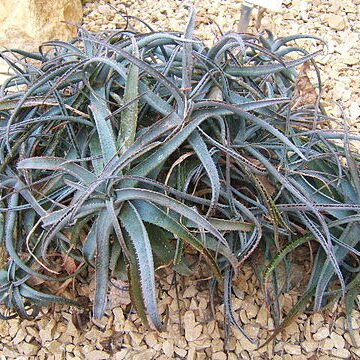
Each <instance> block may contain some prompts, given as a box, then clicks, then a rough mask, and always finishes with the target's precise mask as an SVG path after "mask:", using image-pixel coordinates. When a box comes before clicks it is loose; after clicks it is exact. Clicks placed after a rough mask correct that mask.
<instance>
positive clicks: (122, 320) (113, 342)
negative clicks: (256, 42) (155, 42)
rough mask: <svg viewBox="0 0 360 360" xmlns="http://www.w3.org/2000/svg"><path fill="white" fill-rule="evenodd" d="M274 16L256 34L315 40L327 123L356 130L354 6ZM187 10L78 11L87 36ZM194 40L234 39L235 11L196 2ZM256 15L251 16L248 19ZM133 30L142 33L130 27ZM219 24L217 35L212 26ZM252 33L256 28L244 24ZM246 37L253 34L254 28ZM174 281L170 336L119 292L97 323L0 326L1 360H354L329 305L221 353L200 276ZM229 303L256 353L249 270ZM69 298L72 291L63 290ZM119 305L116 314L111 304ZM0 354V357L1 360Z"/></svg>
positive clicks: (173, 4) (95, 4)
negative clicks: (319, 46)
mask: <svg viewBox="0 0 360 360" xmlns="http://www.w3.org/2000/svg"><path fill="white" fill-rule="evenodd" d="M283 3H284V4H285V7H284V10H283V11H282V12H280V13H265V14H264V17H263V19H262V22H261V28H260V29H259V31H261V29H262V28H265V27H266V28H270V29H271V30H272V31H273V32H274V33H275V34H276V35H277V36H283V35H289V34H295V33H307V34H315V35H318V36H320V37H323V38H324V39H325V40H326V41H327V43H328V48H327V53H326V54H325V55H322V56H320V57H319V58H318V59H317V60H318V62H319V66H320V69H321V71H322V78H323V83H324V86H323V102H324V105H325V107H326V109H327V110H328V112H329V113H330V114H331V115H333V116H334V117H338V116H339V115H340V114H341V111H340V107H339V106H338V105H339V104H340V105H341V107H343V108H344V109H345V115H346V116H347V117H348V119H349V121H350V123H351V125H352V126H353V128H354V129H356V128H357V126H358V124H359V117H360V106H359V104H360V86H359V84H360V71H359V70H360V63H359V59H360V41H359V40H360V39H359V36H360V35H359V32H360V22H359V21H357V20H356V19H358V17H359V7H360V1H359V0H345V1H341V2H340V1H338V0H336V1H334V0H328V1H320V0H313V1H299V0H293V1H290V0H285V1H284V2H283ZM188 5H189V1H176V0H162V1H153V0H143V1H131V0H129V1H120V0H112V1H103V0H99V1H84V21H83V23H84V26H85V27H86V28H88V29H89V30H92V31H100V30H104V29H114V28H121V27H122V26H123V25H124V19H123V17H122V16H121V13H122V14H124V13H125V12H126V13H127V14H128V15H133V16H138V17H140V18H141V19H143V20H145V21H147V22H148V23H149V24H151V26H153V27H154V29H157V30H159V29H160V30H166V29H172V30H181V29H183V26H184V24H185V23H186V19H187V16H188V13H189V6H188ZM196 5H197V29H198V30H197V33H196V34H197V36H199V37H202V38H203V39H205V40H207V41H209V42H211V41H213V39H214V38H215V37H216V36H217V35H216V34H219V32H218V27H217V25H218V26H219V27H220V28H221V29H222V31H223V32H227V31H233V30H235V29H236V27H237V23H236V22H237V20H238V19H239V12H240V2H237V1H230V0H228V1H225V0H213V1H210V0H204V1H196ZM255 15H256V11H255ZM132 24H137V25H136V27H137V28H140V30H141V25H140V24H139V23H138V22H136V21H134V22H132ZM216 24H217V25H216ZM252 25H254V24H252ZM251 30H252V31H256V30H255V29H254V27H252V28H251ZM308 44H309V50H310V51H311V47H312V45H311V42H309V43H308ZM173 280H174V278H173V274H171V273H169V274H168V275H167V276H163V277H162V278H161V279H159V282H158V283H159V298H160V301H159V309H160V312H161V314H162V316H163V317H164V318H165V317H166V314H167V313H169V315H170V318H169V322H168V331H167V332H164V333H158V332H156V331H151V330H146V329H145V328H144V327H143V326H142V325H141V324H140V321H139V319H138V317H137V316H136V315H135V314H128V310H129V305H126V304H129V301H130V300H129V298H128V295H127V293H126V291H122V290H117V289H116V288H114V289H113V290H112V293H111V304H110V305H111V306H110V308H109V310H108V311H107V314H106V316H105V317H104V318H103V319H102V320H101V321H90V320H89V319H88V318H87V316H86V314H80V313H78V312H77V311H76V310H75V309H72V308H64V307H60V306H55V307H54V308H51V309H43V313H42V314H41V315H40V316H39V317H38V318H37V320H36V321H27V320H26V321H23V320H18V319H13V320H10V321H8V322H5V321H1V322H0V333H1V334H2V338H1V340H0V346H1V344H2V346H3V349H2V350H0V355H1V357H0V359H1V360H3V359H40V360H41V359H47V360H52V359H56V360H60V359H74V360H75V359H76V360H77V359H85V358H86V359H89V360H101V359H115V360H120V359H126V360H128V359H134V360H146V359H159V360H162V359H164V360H165V359H173V358H179V359H188V360H195V359H197V360H200V359H214V360H222V359H224V360H225V359H229V360H233V359H234V360H235V359H253V360H256V359H274V360H281V359H284V360H290V359H294V360H295V359H296V360H302V359H304V360H305V359H311V360H315V359H319V360H325V359H360V330H359V329H360V312H359V310H354V311H353V320H352V321H353V323H352V326H353V328H354V329H355V341H356V342H357V346H354V344H353V343H352V341H351V339H350V335H349V334H348V332H347V331H346V330H347V328H346V324H345V317H344V313H343V311H342V307H341V306H340V305H337V304H335V305H334V306H333V307H332V308H330V309H328V310H326V311H324V312H323V313H315V314H303V315H301V316H299V318H298V319H297V320H296V321H294V322H293V323H292V324H291V325H290V326H289V327H287V328H286V329H285V330H284V331H283V333H282V334H280V335H278V336H277V338H276V340H275V341H273V342H271V343H270V344H268V345H267V346H265V347H263V348H261V349H258V350H257V345H254V344H251V343H250V342H249V341H248V340H246V339H245V338H244V336H243V335H242V334H241V333H240V331H238V330H237V329H232V330H233V332H232V335H231V336H230V338H229V341H228V342H227V344H224V338H225V336H224V330H223V318H222V312H223V305H221V304H217V305H216V304H215V307H216V310H217V312H216V314H217V315H216V317H215V319H213V318H212V317H211V312H210V310H209V308H210V306H209V292H208V289H207V287H206V286H204V283H205V282H204V281H203V280H202V278H201V276H200V277H198V278H196V279H195V278H194V279H187V280H182V279H177V281H178V290H179V294H178V295H179V299H178V300H177V293H176V291H175V287H174V286H173ZM77 290H78V293H79V294H80V295H84V296H87V295H89V294H92V293H93V284H92V283H91V284H90V285H86V284H83V285H82V286H81V287H79V288H78V289H77ZM235 290H236V291H235V293H236V296H234V299H233V305H234V309H235V311H236V314H237V316H238V317H239V319H240V321H241V323H242V324H243V326H244V329H245V331H246V332H247V333H248V334H249V335H250V336H251V337H253V338H255V339H257V340H258V341H259V343H262V342H264V340H265V339H266V338H267V337H268V336H269V335H271V330H272V329H273V328H274V324H273V320H272V319H271V318H270V317H269V315H268V311H267V308H266V306H265V303H264V297H263V292H262V289H261V287H260V286H259V284H258V282H257V279H256V276H255V275H254V274H253V271H252V267H251V266H250V264H245V265H244V266H243V268H242V269H241V272H240V276H239V278H238V281H237V286H236V289H235ZM66 291H69V292H71V291H72V290H71V284H70V286H69V288H68V289H67V290H66ZM298 291H299V289H298V288H297V287H294V289H293V290H291V291H290V292H289V293H288V294H286V295H284V296H282V299H281V302H282V304H283V308H284V310H285V311H286V310H287V309H289V307H291V305H293V304H294V302H295V301H296V299H297V296H298ZM119 302H120V303H123V304H124V305H122V306H119V305H118V304H119ZM1 351H2V352H1Z"/></svg>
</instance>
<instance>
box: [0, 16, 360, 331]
mask: <svg viewBox="0 0 360 360" xmlns="http://www.w3.org/2000/svg"><path fill="white" fill-rule="evenodd" d="M194 22H195V19H194V16H193V15H192V16H191V19H190V21H189V23H188V25H187V28H186V31H185V32H184V33H178V32H152V31H150V32H149V33H144V34H137V33H134V32H132V31H128V30H126V29H125V30H123V31H116V32H115V31H114V32H107V33H99V34H93V33H90V32H88V31H86V30H84V29H80V30H79V36H78V38H76V39H74V40H73V41H71V42H68V43H66V42H61V41H51V42H48V43H45V44H43V45H42V46H41V47H40V49H39V51H38V52H36V53H28V52H25V51H22V50H5V51H2V52H1V54H0V56H1V57H2V58H3V59H4V60H5V61H6V62H7V63H8V65H9V66H10V67H11V68H12V70H13V71H14V72H15V74H16V75H14V76H13V77H11V78H9V79H8V80H7V81H6V82H5V83H4V84H2V86H1V88H0V140H1V142H0V158H1V164H0V234H1V239H2V240H1V241H2V243H1V245H2V248H1V249H2V251H3V252H4V251H6V253H7V260H6V261H4V262H3V264H2V265H3V268H2V270H1V272H0V299H1V302H2V303H3V304H4V305H5V306H6V308H7V310H6V312H5V313H3V314H1V317H2V318H9V317H12V316H16V315H20V316H21V317H24V318H31V317H33V316H35V315H36V314H37V312H38V309H39V306H41V305H47V304H49V303H51V302H63V303H67V304H70V305H80V304H79V303H78V302H77V301H76V298H75V299H67V298H64V297H60V296H57V295H54V294H50V293H48V292H47V291H46V281H54V280H56V281H59V282H60V283H62V282H64V281H66V280H67V279H69V278H71V277H75V278H76V277H77V276H79V274H80V275H81V274H86V272H87V269H90V268H94V269H95V280H96V292H95V300H94V304H93V315H94V316H95V317H97V318H99V317H101V316H102V315H103V314H104V312H105V310H106V299H107V292H108V287H109V278H110V277H115V278H121V279H128V281H129V283H130V295H131V298H132V303H133V305H134V306H135V308H136V310H137V312H138V314H139V316H140V317H141V319H142V321H143V322H144V323H145V324H148V325H152V326H154V327H155V328H157V329H158V330H164V329H165V326H164V324H163V323H162V320H161V319H160V316H159V313H158V310H157V298H156V272H159V271H160V270H157V269H161V268H162V267H164V266H166V267H169V266H171V268H172V269H173V270H174V271H176V272H177V273H179V274H181V275H191V274H194V273H195V274H196V264H197V261H191V259H192V258H191V257H188V256H187V254H188V252H189V251H190V249H192V250H191V251H193V250H195V251H196V252H197V253H198V254H201V255H202V257H201V258H202V259H205V260H206V262H207V263H208V265H209V269H211V271H212V274H213V276H214V281H215V282H222V281H224V284H225V286H224V302H225V317H226V320H227V321H228V322H230V323H232V324H233V325H236V326H238V327H239V328H240V324H239V323H238V322H237V320H236V319H235V316H234V314H233V311H232V307H231V294H232V281H233V279H234V278H236V273H237V271H238V269H239V267H240V266H241V264H242V263H243V262H244V261H246V260H247V259H248V258H249V257H250V256H251V254H253V252H254V251H255V249H257V251H258V252H260V251H261V253H262V256H263V257H264V264H265V263H267V264H268V265H267V266H266V267H265V266H263V267H262V268H261V269H258V270H259V271H258V273H259V274H260V275H261V279H262V281H263V284H264V292H265V300H266V301H267V302H268V305H269V307H270V308H271V309H272V312H273V316H274V317H275V319H277V320H278V321H277V322H276V323H277V324H278V325H280V324H279V321H280V320H279V319H280V318H281V313H280V312H279V306H278V305H279V304H278V303H277V298H278V296H279V295H280V294H281V292H283V291H286V290H287V288H281V287H280V286H279V281H278V276H277V267H278V266H279V265H280V264H285V269H286V271H288V272H290V271H291V254H292V252H293V250H294V249H295V248H296V247H298V246H300V245H302V244H306V243H309V242H311V243H317V244H318V246H313V247H312V251H313V254H312V255H313V256H314V262H313V266H312V273H311V276H310V278H309V281H308V284H307V287H306V290H305V292H304V294H303V296H302V297H300V300H299V302H298V303H297V304H296V305H295V307H294V309H293V310H292V312H291V313H290V314H289V315H288V318H287V320H289V319H290V318H291V317H292V316H294V315H296V314H297V313H298V312H299V311H301V310H303V309H305V307H306V306H308V304H309V302H310V303H311V304H312V308H313V309H314V310H319V309H320V308H321V307H323V306H324V305H326V304H328V303H331V302H333V301H336V300H337V299H339V298H341V297H343V298H344V299H345V303H346V308H347V312H348V314H350V312H351V309H352V307H353V304H354V302H355V300H356V296H357V294H358V288H359V287H358V285H359V281H360V275H359V271H358V256H359V255H360V252H359V251H360V249H359V230H360V225H359V219H360V215H359V210H360V179H359V156H358V154H356V153H355V152H353V151H352V150H351V147H350V141H358V140H360V137H359V136H358V135H356V134H353V133H351V132H350V131H349V130H348V129H347V127H346V126H344V130H343V131H339V130H332V129H331V128H329V127H327V126H326V122H327V121H328V120H329V118H328V117H327V116H326V114H325V112H324V111H323V110H322V108H321V106H320V105H319V101H315V103H314V104H306V103H305V104H304V102H299V101H297V100H298V99H296V97H295V95H294V94H296V93H298V92H299V89H297V88H296V84H297V80H296V79H297V71H296V66H298V65H301V64H304V63H307V64H312V66H313V67H314V68H315V69H316V64H315V62H314V57H315V56H316V55H317V54H318V52H317V53H312V54H309V53H307V52H306V51H305V50H304V49H302V48H300V47H298V46H297V45H293V43H294V41H295V40H300V39H304V38H305V39H306V38H308V39H313V40H314V41H320V39H318V38H316V37H314V36H304V35H294V36H288V37H283V38H278V39H277V38H274V36H273V35H272V34H271V33H270V32H267V33H266V34H264V35H262V36H253V35H249V34H238V33H230V34H225V35H224V36H223V37H222V38H221V39H220V40H219V41H218V42H217V43H216V44H215V45H214V46H212V47H207V46H206V45H205V44H204V43H203V42H202V41H201V40H199V39H197V38H195V37H194V36H193V30H194ZM319 90H321V84H320V81H319ZM319 92H320V91H319ZM317 100H318V99H317ZM320 125H321V126H320ZM66 258H69V259H72V261H73V264H75V266H74V268H73V270H72V271H70V272H69V271H68V272H67V271H66V269H65V268H64V266H61V264H64V261H63V260H64V259H66ZM33 278H39V279H43V280H45V282H44V283H43V284H42V288H41V289H40V288H37V287H36V286H35V285H32V284H31V282H29V280H31V279H33ZM284 324H286V320H285V322H284ZM279 329H281V326H279Z"/></svg>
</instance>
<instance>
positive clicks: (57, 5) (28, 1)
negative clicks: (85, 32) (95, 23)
mask: <svg viewBox="0 0 360 360" xmlns="http://www.w3.org/2000/svg"><path fill="white" fill-rule="evenodd" d="M62 21H70V22H73V23H76V24H81V21H82V4H81V0H55V1H48V0H1V1H0V48H3V47H6V48H21V49H24V50H36V48H37V47H38V46H39V45H40V44H41V43H42V42H44V41H48V40H52V39H59V40H64V41H66V40H69V39H70V38H72V37H74V36H76V33H77V29H76V26H74V25H69V24H65V23H63V22H62Z"/></svg>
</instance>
